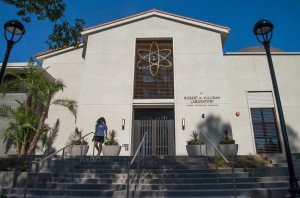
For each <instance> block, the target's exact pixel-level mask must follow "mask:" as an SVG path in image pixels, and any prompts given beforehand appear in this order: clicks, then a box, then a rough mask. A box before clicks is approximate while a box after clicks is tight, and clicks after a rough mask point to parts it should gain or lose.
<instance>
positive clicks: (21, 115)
mask: <svg viewBox="0 0 300 198" xmlns="http://www.w3.org/2000/svg"><path fill="white" fill-rule="evenodd" d="M18 103H19V106H18V107H17V108H16V109H14V108H12V107H10V106H7V105H1V106H0V117H1V118H4V119H8V120H9V123H8V124H7V127H6V129H5V131H4V143H5V147H6V149H5V152H7V151H8V150H9V149H10V148H11V146H13V145H14V146H15V147H16V153H17V154H26V153H27V149H28V147H29V142H30V141H31V139H32V138H33V135H34V134H35V130H36V128H37V124H38V117H37V116H36V115H35V114H28V112H26V110H25V109H26V108H25V105H24V103H21V102H19V101H18Z"/></svg>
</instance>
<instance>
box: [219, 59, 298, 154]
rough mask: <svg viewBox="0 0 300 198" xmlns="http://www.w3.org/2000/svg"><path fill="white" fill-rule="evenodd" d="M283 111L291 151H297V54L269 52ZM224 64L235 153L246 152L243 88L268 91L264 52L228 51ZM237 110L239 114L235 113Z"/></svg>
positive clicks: (248, 123) (246, 110) (247, 137)
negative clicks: (238, 146) (235, 144)
mask: <svg viewBox="0 0 300 198" xmlns="http://www.w3.org/2000/svg"><path fill="white" fill-rule="evenodd" d="M272 59H273V65H274V69H275V73H276V78H277V84H278V88H279V92H280V97H281V103H282V107H283V111H284V117H285V122H286V127H287V131H288V136H289V142H290V146H291V151H292V152H299V151H300V147H299V144H298V142H299V141H300V133H299V131H300V128H299V127H300V126H299V122H297V117H299V114H300V109H299V105H300V101H299V100H298V99H297V98H299V97H300V91H299V84H300V80H299V78H298V77H297V76H299V74H300V70H299V68H297V65H299V63H300V54H294V55H292V54H288V53H286V54H279V53H277V54H276V53H275V54H273V55H272ZM224 64H225V65H226V78H227V81H228V85H229V86H228V95H229V101H230V112H231V123H232V125H233V126H234V128H233V134H234V137H235V139H236V140H237V143H240V144H242V145H243V146H240V150H239V153H241V154H248V152H250V151H251V150H250V149H249V148H253V149H254V144H253V142H250V141H249V140H250V139H251V137H252V138H253V130H252V126H251V118H250V114H249V107H248V104H247V94H246V93H247V91H272V90H273V88H272V82H271V77H270V72H269V67H268V62H267V58H266V55H265V54H254V55H247V54H230V55H225V56H224ZM235 112H240V116H239V117H237V116H235Z"/></svg>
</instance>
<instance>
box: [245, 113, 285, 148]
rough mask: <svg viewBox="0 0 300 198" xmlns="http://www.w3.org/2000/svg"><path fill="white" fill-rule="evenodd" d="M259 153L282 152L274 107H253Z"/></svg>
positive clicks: (254, 127) (252, 114)
mask: <svg viewBox="0 0 300 198" xmlns="http://www.w3.org/2000/svg"><path fill="white" fill-rule="evenodd" d="M250 110H251V117H252V125H253V131H254V136H255V144H256V151H257V153H280V152H281V145H280V141H279V135H278V131H279V130H278V125H277V122H276V116H275V111H274V108H251V109H250Z"/></svg>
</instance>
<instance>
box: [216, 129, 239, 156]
mask: <svg viewBox="0 0 300 198" xmlns="http://www.w3.org/2000/svg"><path fill="white" fill-rule="evenodd" d="M219 148H220V151H221V153H222V154H223V155H225V156H229V155H237V152H238V148H239V145H238V144H236V143H235V140H234V139H232V133H231V131H229V130H228V129H224V131H223V137H222V139H221V140H220V143H219Z"/></svg>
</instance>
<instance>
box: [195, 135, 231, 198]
mask: <svg viewBox="0 0 300 198" xmlns="http://www.w3.org/2000/svg"><path fill="white" fill-rule="evenodd" d="M200 135H203V136H204V137H205V138H206V139H207V140H208V142H209V143H210V144H211V145H212V147H213V148H214V149H215V157H216V152H218V153H219V155H220V156H221V157H222V158H223V160H224V161H225V162H226V163H227V164H228V165H229V166H230V167H231V173H232V185H233V190H234V197H235V198H236V197H237V192H236V183H235V174H234V163H233V161H231V162H230V161H229V160H227V158H226V157H225V156H224V155H223V154H222V153H221V151H220V150H219V149H218V148H217V147H216V146H215V145H214V144H213V143H212V142H211V140H210V139H209V138H208V137H207V136H206V135H205V134H204V133H203V132H201V131H200V132H199V137H200ZM206 154H207V149H206ZM216 169H217V182H218V183H219V170H218V164H217V163H216Z"/></svg>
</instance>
